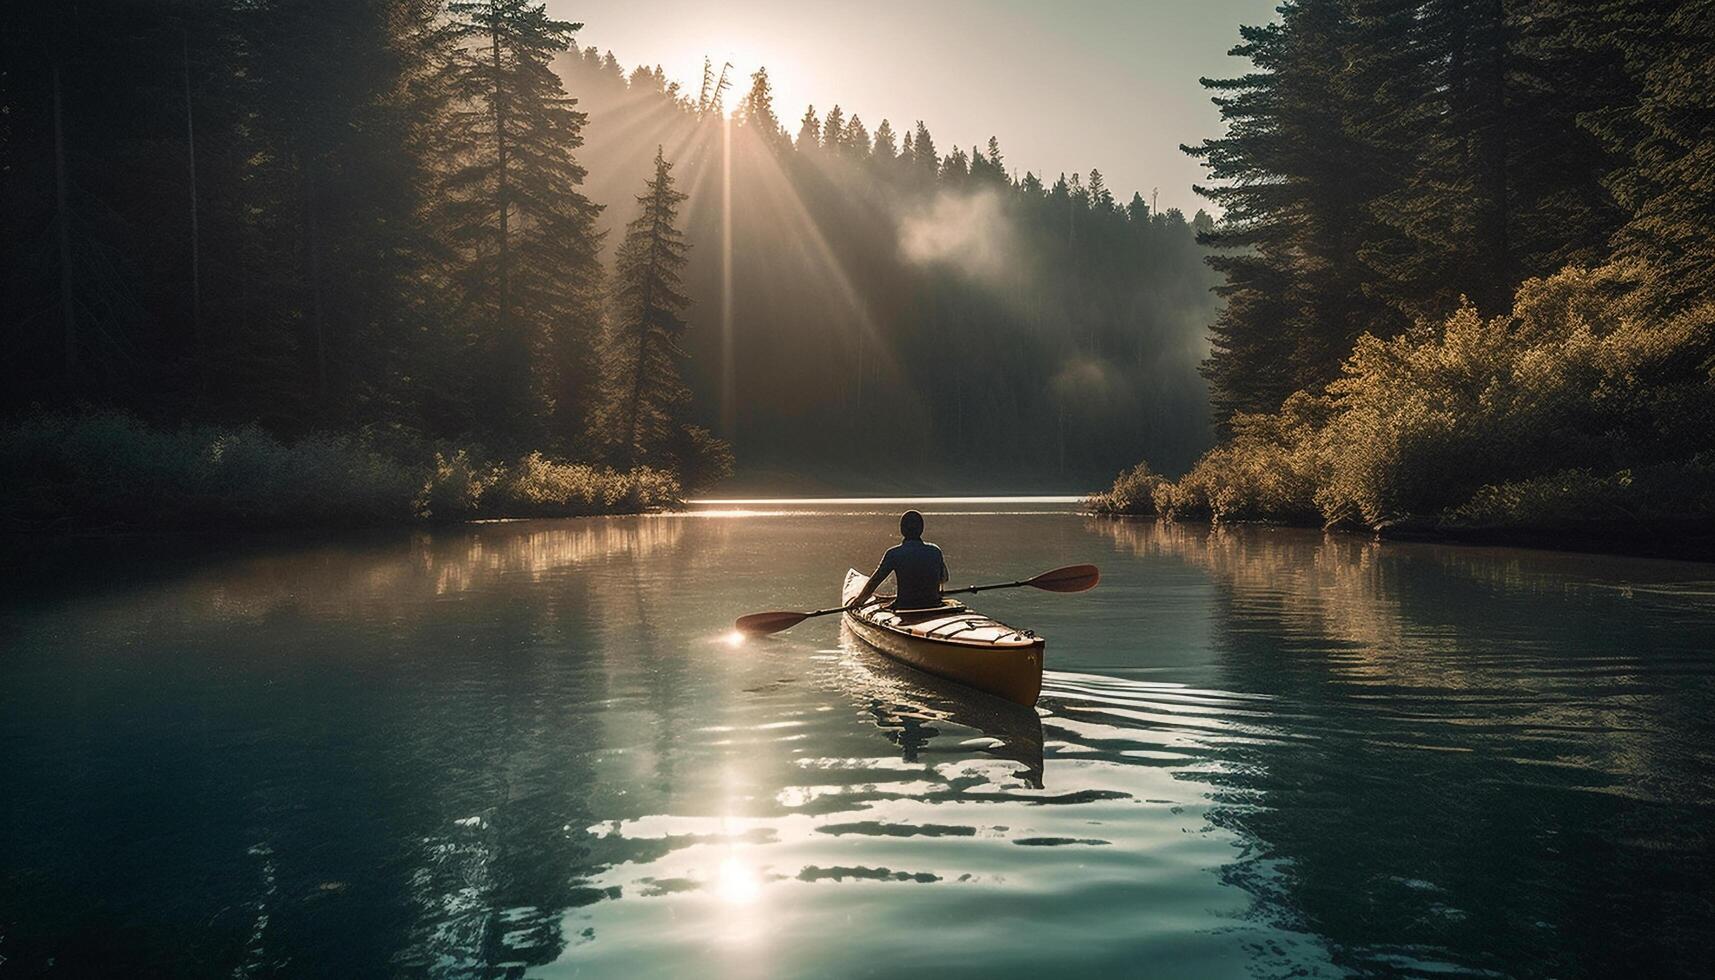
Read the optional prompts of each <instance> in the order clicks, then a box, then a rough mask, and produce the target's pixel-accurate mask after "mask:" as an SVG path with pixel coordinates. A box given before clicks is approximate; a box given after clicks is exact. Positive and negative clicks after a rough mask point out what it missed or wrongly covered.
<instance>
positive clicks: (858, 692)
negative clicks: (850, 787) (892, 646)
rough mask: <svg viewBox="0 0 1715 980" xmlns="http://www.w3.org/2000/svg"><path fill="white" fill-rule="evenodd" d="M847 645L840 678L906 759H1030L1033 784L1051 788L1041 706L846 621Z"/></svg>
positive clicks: (1028, 779) (1027, 777) (1026, 775)
mask: <svg viewBox="0 0 1715 980" xmlns="http://www.w3.org/2000/svg"><path fill="white" fill-rule="evenodd" d="M840 650H841V654H842V656H841V657H840V660H839V662H838V667H837V675H838V683H839V685H840V686H841V687H842V688H843V689H844V690H845V691H846V693H847V694H848V696H850V697H851V699H852V702H853V704H855V705H857V706H858V707H859V708H861V709H862V710H864V711H866V712H868V713H869V714H870V716H871V717H872V718H873V720H874V723H875V726H876V727H877V728H879V729H881V731H882V732H884V733H885V734H886V735H887V738H888V740H889V741H891V742H893V743H894V744H895V745H897V746H899V750H900V757H901V759H903V760H904V761H906V762H919V761H921V760H922V759H923V757H925V756H930V755H941V754H957V755H962V756H970V755H975V754H979V753H980V754H983V755H987V756H990V757H992V758H996V759H1003V760H1006V761H1008V762H1015V763H1017V764H1019V765H1021V766H1023V767H1024V768H1023V769H1022V770H1020V771H1019V772H1018V774H1017V775H1018V778H1019V779H1021V780H1022V781H1023V782H1024V783H1025V784H1026V785H1027V786H1029V787H1030V788H1032V789H1042V788H1043V782H1042V777H1043V765H1042V720H1041V718H1040V717H1038V715H1037V713H1036V710H1035V709H1034V708H1026V707H1024V706H1023V705H1018V704H1013V703H1012V702H1010V701H1006V700H1003V699H1001V698H998V697H995V696H993V695H990V694H984V693H983V692H981V691H976V690H972V689H971V688H968V687H965V686H964V685H961V684H955V683H953V682H952V681H948V680H943V679H942V678H939V677H936V676H934V675H933V674H926V673H923V672H922V671H920V670H916V669H914V668H911V667H908V666H906V665H905V664H902V663H899V662H898V661H895V660H891V659H889V658H887V657H885V656H883V655H882V654H880V653H878V652H876V650H875V649H874V648H872V647H871V646H870V645H869V644H867V643H865V642H863V640H862V639H860V638H859V637H858V636H857V634H855V633H854V632H853V631H852V629H851V627H850V626H849V625H847V624H845V623H842V624H841V625H840ZM961 729H964V730H967V731H960V730H961Z"/></svg>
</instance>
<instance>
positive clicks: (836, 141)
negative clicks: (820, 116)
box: [822, 106, 846, 153]
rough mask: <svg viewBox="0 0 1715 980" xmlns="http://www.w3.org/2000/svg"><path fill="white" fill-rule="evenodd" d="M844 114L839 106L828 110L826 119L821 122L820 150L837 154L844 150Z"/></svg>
mask: <svg viewBox="0 0 1715 980" xmlns="http://www.w3.org/2000/svg"><path fill="white" fill-rule="evenodd" d="M845 139H846V114H845V113H844V112H843V111H841V110H840V107H839V106H834V107H833V108H832V109H829V110H828V117H827V118H826V119H824V120H822V148H823V149H824V150H827V151H828V152H829V153H838V152H840V151H841V150H843V149H844V148H845Z"/></svg>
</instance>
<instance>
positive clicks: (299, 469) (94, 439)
mask: <svg viewBox="0 0 1715 980" xmlns="http://www.w3.org/2000/svg"><path fill="white" fill-rule="evenodd" d="M379 441H381V440H378V439H371V438H367V437H364V436H358V435H349V434H337V433H335V434H315V435H310V436H305V437H304V438H301V439H298V440H296V441H295V442H291V443H286V442H283V441H281V440H280V439H278V438H276V437H274V436H272V435H270V434H269V433H267V432H265V431H263V430H262V429H260V428H258V427H256V426H244V427H238V428H232V427H222V426H209V425H198V426H185V427H182V428H178V429H162V428H155V427H151V426H149V425H147V424H145V423H143V422H141V421H139V420H138V419H136V418H134V417H131V416H129V415H124V414H118V413H107V412H95V413H89V414H82V415H39V416H34V417H30V418H27V419H23V420H21V421H18V422H15V423H13V424H11V425H9V426H6V427H4V428H0V474H3V475H4V476H5V477H6V479H7V482H8V484H9V485H10V486H11V487H13V488H14V490H13V492H12V493H11V494H9V495H6V496H5V497H4V498H0V527H3V528H4V529H7V530H23V531H29V530H101V529H109V530H131V529H152V528H172V529H186V528H202V529H226V528H257V529H273V528H283V527H356V526H365V525H381V524H404V523H413V522H440V521H457V520H470V519H476V518H499V517H582V516H591V515H596V514H620V513H639V512H643V511H648V510H657V509H661V508H668V507H673V506H676V505H677V504H678V503H679V498H680V496H681V488H680V484H679V482H678V480H677V479H676V478H675V477H674V476H673V475H672V474H671V473H667V472H665V471H662V470H656V469H651V468H649V467H638V468H637V469H634V470H631V471H629V472H622V471H619V470H615V469H613V468H611V467H606V466H593V465H587V464H583V463H568V462H562V461H558V460H553V459H550V458H548V457H546V456H543V455H542V454H541V453H536V452H532V453H529V454H528V455H526V456H524V457H522V458H520V459H518V460H516V461H514V462H512V463H509V464H507V463H496V462H491V461H488V459H487V458H486V456H485V454H484V453H483V451H482V450H481V449H480V447H474V446H460V447H449V446H445V445H443V446H440V447H439V448H431V447H427V446H422V445H418V446H416V447H414V448H415V451H413V450H412V449H405V448H397V449H394V450H393V451H383V450H382V449H380V448H378V446H377V443H378V442H379ZM393 441H394V442H396V443H398V444H399V446H400V447H405V446H409V445H410V444H411V443H412V442H413V440H410V439H395V440H393ZM428 453H432V456H428V457H427V458H424V454H428Z"/></svg>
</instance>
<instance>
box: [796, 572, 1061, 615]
mask: <svg viewBox="0 0 1715 980" xmlns="http://www.w3.org/2000/svg"><path fill="white" fill-rule="evenodd" d="M1031 581H1032V580H1031V579H1021V580H1019V581H1017V582H991V583H989V584H988V585H967V586H965V587H964V588H962V589H943V590H941V594H942V595H963V594H964V593H966V592H987V591H989V590H990V589H1016V588H1020V587H1021V586H1026V585H1029V584H1030V583H1031ZM892 598H893V597H892V596H871V597H870V598H869V599H868V600H866V601H865V602H864V604H863V606H860V607H858V608H860V609H861V608H864V607H866V606H873V605H875V604H876V603H878V602H886V601H888V600H889V599H892ZM845 611H846V607H845V606H831V607H829V608H827V609H818V610H816V611H815V612H807V613H805V614H804V618H805V619H815V618H816V617H817V616H832V615H833V614H834V613H839V612H845Z"/></svg>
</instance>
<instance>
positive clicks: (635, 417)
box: [607, 147, 691, 466]
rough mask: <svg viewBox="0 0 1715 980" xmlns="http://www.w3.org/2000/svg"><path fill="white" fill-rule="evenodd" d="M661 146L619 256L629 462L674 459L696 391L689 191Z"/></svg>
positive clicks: (615, 311)
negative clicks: (686, 209)
mask: <svg viewBox="0 0 1715 980" xmlns="http://www.w3.org/2000/svg"><path fill="white" fill-rule="evenodd" d="M672 171H673V165H672V164H671V163H669V162H668V161H667V159H666V157H665V155H664V153H663V152H662V150H661V148H659V147H657V148H656V150H655V173H654V175H653V176H652V177H650V179H649V180H648V182H647V184H646V185H645V191H644V193H643V194H641V195H639V196H638V198H637V203H638V204H639V205H640V207H641V211H640V212H639V214H638V216H637V217H636V218H635V219H633V220H632V221H631V223H630V224H628V225H626V227H625V240H624V241H623V242H621V243H620V246H619V251H618V254H617V256H616V259H615V268H614V282H613V300H612V304H611V305H612V316H613V329H612V333H611V336H610V338H609V349H610V364H609V368H610V374H609V379H610V380H609V391H608V397H607V403H608V406H609V409H610V411H609V418H610V419H611V438H612V439H613V442H614V445H615V455H616V457H617V458H618V459H619V460H621V461H622V462H624V463H625V464H626V465H629V466H637V465H640V464H648V465H654V466H673V465H675V464H676V462H677V461H675V460H673V459H672V458H671V457H672V454H673V447H674V444H675V441H676V439H677V437H678V435H679V433H680V431H681V430H682V429H683V428H684V426H685V422H686V418H685V415H686V411H687V409H688V407H689V405H690V399H691V393H690V389H689V388H688V387H686V385H685V382H684V379H683V378H682V377H681V375H680V367H679V365H680V363H681V362H682V361H683V360H684V359H685V356H686V355H685V352H684V349H683V347H682V342H683V339H684V336H685V331H686V328H687V324H686V322H685V311H686V310H687V309H689V307H690V305H691V301H690V299H689V298H688V297H687V296H686V295H685V293H684V291H683V285H682V280H683V276H684V271H685V264H686V252H687V251H688V250H689V245H687V244H686V242H685V235H684V232H683V231H681V230H680V229H679V227H678V219H679V205H680V204H682V203H684V201H685V197H686V195H684V194H683V193H681V192H679V191H676V190H674V189H673V177H672Z"/></svg>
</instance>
